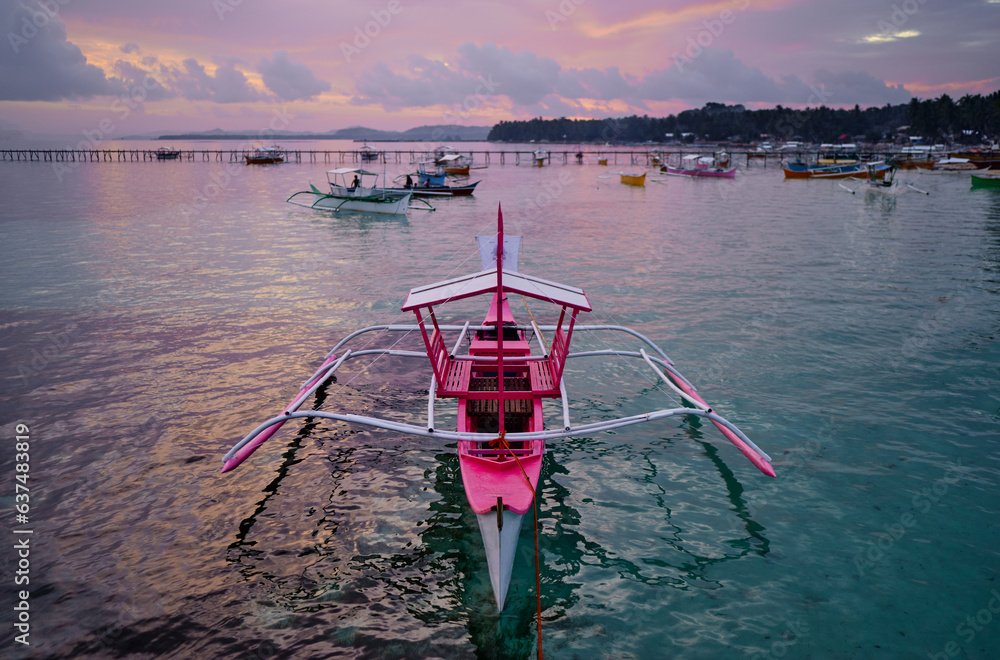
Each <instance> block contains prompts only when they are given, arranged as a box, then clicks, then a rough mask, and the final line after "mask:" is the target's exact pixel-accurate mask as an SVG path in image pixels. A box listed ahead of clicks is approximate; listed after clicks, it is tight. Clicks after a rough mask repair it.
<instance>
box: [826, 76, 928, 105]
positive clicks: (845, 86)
mask: <svg viewBox="0 0 1000 660" xmlns="http://www.w3.org/2000/svg"><path fill="white" fill-rule="evenodd" d="M816 86H817V87H818V88H819V89H821V90H822V91H823V92H824V94H826V95H827V101H826V103H827V104H828V105H831V104H841V105H843V104H845V103H847V104H850V103H857V104H859V105H861V106H872V105H885V104H886V103H891V104H897V103H907V102H909V100H910V97H911V94H910V93H909V92H908V91H906V89H904V88H903V86H902V85H887V84H886V83H885V81H883V80H877V79H875V78H874V77H872V76H871V75H870V74H868V73H864V72H861V71H845V72H843V73H830V72H829V71H827V70H825V69H820V70H819V71H817V72H816Z"/></svg>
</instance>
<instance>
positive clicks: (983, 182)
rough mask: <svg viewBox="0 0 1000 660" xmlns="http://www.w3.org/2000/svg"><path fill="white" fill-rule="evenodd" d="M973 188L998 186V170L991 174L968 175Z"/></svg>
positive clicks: (999, 176) (999, 177)
mask: <svg viewBox="0 0 1000 660" xmlns="http://www.w3.org/2000/svg"><path fill="white" fill-rule="evenodd" d="M970 177H971V179H972V187H973V188H1000V172H997V173H995V175H992V176H980V175H978V174H972V175H970Z"/></svg>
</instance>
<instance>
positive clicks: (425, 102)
mask: <svg viewBox="0 0 1000 660" xmlns="http://www.w3.org/2000/svg"><path fill="white" fill-rule="evenodd" d="M458 55H459V57H458V61H457V64H456V66H449V65H448V64H446V63H445V62H441V61H438V60H430V59H428V58H426V57H423V56H420V55H411V56H410V57H409V58H408V60H407V73H406V75H404V74H398V73H394V72H393V71H391V70H390V69H389V67H388V66H386V65H385V64H384V63H382V62H379V63H377V64H376V65H375V66H374V67H372V68H371V69H369V70H368V71H365V72H364V73H362V74H361V75H359V76H357V77H356V78H355V90H356V92H357V94H356V96H355V97H354V98H353V99H352V103H354V104H355V105H370V104H380V105H382V106H383V107H384V108H386V109H388V110H398V109H400V108H407V107H426V106H431V105H438V104H444V105H452V106H462V107H463V108H464V109H466V110H468V109H471V108H473V107H479V106H481V105H485V104H489V102H490V99H491V98H493V97H498V96H506V97H508V98H509V99H511V100H512V101H513V102H514V103H516V104H518V105H531V104H534V103H538V102H539V101H540V100H541V99H542V98H544V97H545V96H547V95H548V94H551V93H552V90H553V89H554V87H555V85H556V83H557V82H558V79H559V64H558V63H557V62H556V61H555V60H552V59H549V58H547V57H538V56H537V55H535V54H534V53H531V52H527V51H522V52H520V53H514V52H512V51H511V50H510V49H508V48H506V47H504V48H498V47H497V46H496V45H494V44H485V45H483V46H482V47H477V46H475V45H474V44H471V43H466V44H462V45H461V46H459V48H458Z"/></svg>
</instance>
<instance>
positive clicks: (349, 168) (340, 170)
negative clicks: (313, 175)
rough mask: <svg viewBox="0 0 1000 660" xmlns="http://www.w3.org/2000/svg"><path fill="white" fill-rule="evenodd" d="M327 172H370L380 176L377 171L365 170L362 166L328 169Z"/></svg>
mask: <svg viewBox="0 0 1000 660" xmlns="http://www.w3.org/2000/svg"><path fill="white" fill-rule="evenodd" d="M326 173H327V174H370V175H372V176H378V174H377V173H376V172H369V171H368V170H363V169H361V168H360V167H340V168H337V169H335V170H327V171H326Z"/></svg>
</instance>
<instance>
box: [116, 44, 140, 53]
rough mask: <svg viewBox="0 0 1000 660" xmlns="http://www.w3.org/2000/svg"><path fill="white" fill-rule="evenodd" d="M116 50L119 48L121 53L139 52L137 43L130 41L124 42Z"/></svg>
mask: <svg viewBox="0 0 1000 660" xmlns="http://www.w3.org/2000/svg"><path fill="white" fill-rule="evenodd" d="M118 50H120V51H121V52H123V53H138V52H139V44H131V43H130V44H125V45H124V46H122V47H121V48H119V49H118Z"/></svg>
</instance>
